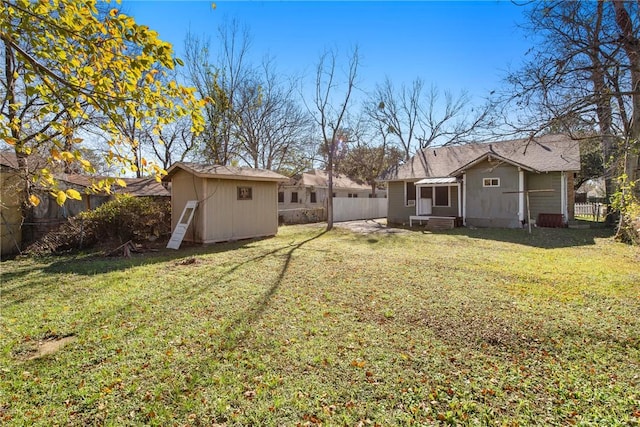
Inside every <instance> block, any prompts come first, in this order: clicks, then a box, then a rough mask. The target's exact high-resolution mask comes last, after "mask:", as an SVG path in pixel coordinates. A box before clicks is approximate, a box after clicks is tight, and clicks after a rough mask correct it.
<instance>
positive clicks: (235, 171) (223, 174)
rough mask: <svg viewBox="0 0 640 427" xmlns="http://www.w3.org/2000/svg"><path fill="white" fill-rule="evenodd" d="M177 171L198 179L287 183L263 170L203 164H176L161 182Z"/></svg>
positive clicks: (281, 177) (277, 174)
mask: <svg viewBox="0 0 640 427" xmlns="http://www.w3.org/2000/svg"><path fill="white" fill-rule="evenodd" d="M178 170H184V171H187V172H189V173H192V174H193V175H195V176H198V177H200V178H218V179H236V180H245V181H273V182H280V181H283V182H284V181H287V180H288V179H289V178H287V177H286V176H284V175H280V174H279V173H276V172H273V171H270V170H265V169H255V168H248V167H237V166H221V165H208V164H204V163H191V162H177V163H174V164H173V165H171V167H170V168H169V170H167V175H166V176H165V177H164V178H163V181H168V180H170V179H171V177H172V176H173V175H175V174H176V172H178Z"/></svg>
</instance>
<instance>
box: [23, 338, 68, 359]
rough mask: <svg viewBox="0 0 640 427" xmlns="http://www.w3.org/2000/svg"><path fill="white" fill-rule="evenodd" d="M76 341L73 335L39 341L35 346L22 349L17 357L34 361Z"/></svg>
mask: <svg viewBox="0 0 640 427" xmlns="http://www.w3.org/2000/svg"><path fill="white" fill-rule="evenodd" d="M75 340H76V337H75V335H68V336H64V337H55V336H54V337H49V338H47V339H45V340H43V341H39V342H38V343H37V344H36V345H35V346H32V347H30V348H27V349H23V350H22V351H20V352H18V355H17V357H18V358H19V359H21V360H34V359H40V358H41V357H45V356H48V355H50V354H54V353H56V352H58V351H59V350H60V349H61V348H62V347H64V346H65V345H67V344H69V343H71V342H73V341H75Z"/></svg>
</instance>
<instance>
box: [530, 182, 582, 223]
mask: <svg viewBox="0 0 640 427" xmlns="http://www.w3.org/2000/svg"><path fill="white" fill-rule="evenodd" d="M525 182H526V187H525V188H526V189H527V190H553V191H550V192H539V193H537V192H531V193H529V206H530V213H531V219H532V220H533V221H534V222H535V221H536V220H537V219H538V215H539V214H541V213H549V214H561V213H562V205H561V197H560V193H561V191H562V174H561V173H560V172H549V173H540V174H537V173H526V174H525ZM569 191H573V189H572V188H571V189H569ZM565 219H567V218H565Z"/></svg>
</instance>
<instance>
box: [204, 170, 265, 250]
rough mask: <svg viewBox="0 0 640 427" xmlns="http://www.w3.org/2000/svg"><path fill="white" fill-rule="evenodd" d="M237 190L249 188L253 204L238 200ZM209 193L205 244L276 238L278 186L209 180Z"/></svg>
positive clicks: (250, 182)
mask: <svg viewBox="0 0 640 427" xmlns="http://www.w3.org/2000/svg"><path fill="white" fill-rule="evenodd" d="M238 187H250V188H251V200H238ZM207 193H208V195H211V197H209V198H208V199H207V200H206V203H207V205H206V212H207V219H206V220H207V227H206V230H207V234H206V236H205V239H204V243H214V242H221V241H227V240H238V239H248V238H252V237H263V236H273V235H275V234H277V232H278V185H277V183H275V182H262V181H240V180H217V179H209V180H208V182H207Z"/></svg>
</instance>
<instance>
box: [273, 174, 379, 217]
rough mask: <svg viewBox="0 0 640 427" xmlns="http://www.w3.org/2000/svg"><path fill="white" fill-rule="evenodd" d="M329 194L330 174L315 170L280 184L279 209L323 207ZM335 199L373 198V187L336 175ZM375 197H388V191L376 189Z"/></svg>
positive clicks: (334, 178)
mask: <svg viewBox="0 0 640 427" xmlns="http://www.w3.org/2000/svg"><path fill="white" fill-rule="evenodd" d="M328 193H329V174H328V173H327V172H326V171H323V170H318V169H314V170H312V171H310V172H304V173H302V174H301V175H300V176H299V177H297V178H291V179H289V180H288V181H287V182H284V183H282V184H280V186H279V189H278V207H279V209H296V208H303V207H306V208H316V207H323V206H325V205H326V203H325V201H326V199H327V195H328ZM333 197H351V198H357V197H364V198H371V197H372V196H371V185H369V184H366V183H363V182H357V181H355V180H353V179H351V178H349V177H348V176H346V175H343V174H334V176H333ZM375 197H386V191H385V190H381V189H376V192H375Z"/></svg>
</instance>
